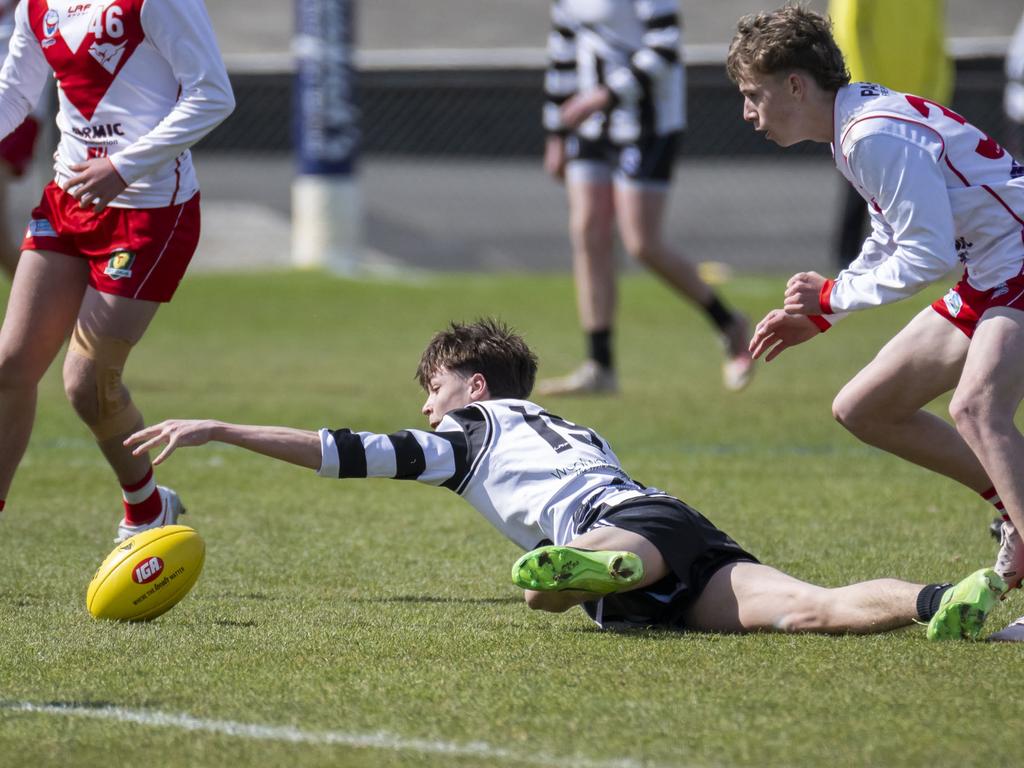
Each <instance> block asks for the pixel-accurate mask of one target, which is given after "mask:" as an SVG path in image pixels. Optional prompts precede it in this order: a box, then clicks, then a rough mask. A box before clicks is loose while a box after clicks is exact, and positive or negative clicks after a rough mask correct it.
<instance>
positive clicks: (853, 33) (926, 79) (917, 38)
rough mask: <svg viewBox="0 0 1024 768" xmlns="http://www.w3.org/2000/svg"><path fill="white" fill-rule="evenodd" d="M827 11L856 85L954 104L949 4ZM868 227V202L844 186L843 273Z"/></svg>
mask: <svg viewBox="0 0 1024 768" xmlns="http://www.w3.org/2000/svg"><path fill="white" fill-rule="evenodd" d="M828 12H829V15H830V16H831V17H832V32H833V35H834V37H835V40H836V42H837V43H838V44H839V48H840V50H841V51H842V52H843V57H844V58H845V59H846V65H847V67H848V68H849V70H850V80H851V81H852V82H855V83H883V84H885V86H886V87H887V88H891V89H892V90H894V91H900V92H902V93H912V94H914V95H915V96H923V97H924V98H926V99H931V100H932V101H937V102H938V103H940V104H949V103H950V102H951V101H952V98H953V81H954V77H955V70H954V67H953V61H952V59H951V58H950V57H949V55H948V54H947V52H946V0H899V2H893V0H829V4H828ZM868 224H869V216H868V207H867V205H866V204H865V202H864V198H863V197H861V196H860V194H858V192H857V190H856V189H854V188H853V187H852V186H850V185H849V184H843V191H842V204H841V208H840V213H839V220H838V222H837V226H836V235H835V254H836V258H837V259H838V264H839V268H840V269H845V268H846V267H847V266H849V264H850V262H852V261H853V260H854V259H856V258H857V256H858V255H859V254H860V247H861V245H862V244H863V243H864V237H865V236H866V235H867V232H868Z"/></svg>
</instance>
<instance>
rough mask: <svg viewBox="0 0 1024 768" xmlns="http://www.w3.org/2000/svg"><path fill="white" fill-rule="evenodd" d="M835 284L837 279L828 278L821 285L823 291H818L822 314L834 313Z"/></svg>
mask: <svg viewBox="0 0 1024 768" xmlns="http://www.w3.org/2000/svg"><path fill="white" fill-rule="evenodd" d="M835 284H836V281H835V280H826V281H825V282H824V284H823V285H822V286H821V291H820V292H819V293H818V303H819V304H820V305H821V311H822V314H826V315H831V314H832V286H833V285H835Z"/></svg>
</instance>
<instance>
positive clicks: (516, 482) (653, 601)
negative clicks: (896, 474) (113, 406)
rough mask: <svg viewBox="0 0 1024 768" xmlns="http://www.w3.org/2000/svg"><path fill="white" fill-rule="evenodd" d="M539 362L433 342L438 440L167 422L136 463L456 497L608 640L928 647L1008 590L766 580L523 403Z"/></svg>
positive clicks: (690, 516) (540, 603)
mask: <svg viewBox="0 0 1024 768" xmlns="http://www.w3.org/2000/svg"><path fill="white" fill-rule="evenodd" d="M536 370H537V360H536V357H534V355H533V353H532V352H531V351H530V349H529V347H527V345H526V343H525V342H524V341H523V339H522V338H521V337H519V336H518V335H516V334H514V333H512V332H511V331H509V330H508V329H507V328H506V327H504V326H503V325H501V324H499V323H495V322H493V321H486V320H485V321H479V322H477V323H474V324H469V325H458V324H452V326H451V327H450V328H449V329H448V330H446V331H442V332H440V333H438V334H436V335H435V336H434V338H433V339H432V340H431V342H430V344H429V345H428V346H427V349H426V350H425V352H424V353H423V355H422V357H421V359H420V363H419V367H418V369H417V378H418V379H419V382H420V384H421V385H422V386H423V388H424V389H425V390H426V391H427V400H426V402H425V403H424V405H423V414H424V415H425V416H426V417H427V421H428V422H429V423H430V426H431V427H433V428H434V430H436V431H434V432H426V431H421V430H416V429H408V430H403V431H401V432H395V433H393V434H390V435H378V434H371V433H369V432H352V431H350V430H348V429H338V430H330V429H321V430H320V431H319V433H317V432H312V431H304V430H299V429H290V428H284V427H259V426H240V425H236V424H226V423H223V422H218V421H165V422H162V423H160V424H157V425H155V426H152V427H148V428H146V429H143V430H141V431H139V432H138V433H136V434H134V435H132V436H131V437H130V438H128V439H127V440H126V441H125V444H126V445H130V446H135V453H136V454H139V455H143V454H145V452H146V451H148V450H150V449H152V448H155V447H157V446H160V445H164V448H163V450H162V451H161V452H160V453H159V455H158V456H157V457H156V459H155V460H154V463H156V464H159V463H160V462H162V461H164V460H165V459H166V458H167V457H168V456H170V455H171V453H173V452H174V450H176V449H177V448H180V447H184V446H195V445H203V444H205V443H207V442H210V441H220V442H225V443H231V444H233V445H237V446H241V447H243V448H247V449H249V450H251V451H255V452H257V453H262V454H264V455H266V456H270V457H272V458H275V459H279V460H281V461H287V462H291V463H292V464H297V465H299V466H303V467H308V468H309V469H313V470H316V471H317V473H318V474H319V475H320V476H321V477H331V478H339V477H341V478H347V477H390V478H395V479H399V480H418V481H420V482H422V483H426V484H429V485H435V486H442V487H444V488H447V489H449V490H451V491H455V492H456V493H458V494H459V495H460V496H462V497H463V498H464V499H466V501H468V502H469V503H470V504H472V505H473V507H475V508H476V510H477V511H478V512H480V514H482V515H483V516H484V517H485V518H487V520H488V521H489V522H490V523H491V524H493V525H494V526H495V527H496V528H497V529H498V530H499V531H501V532H502V533H503V534H504V535H505V536H506V537H508V538H509V539H511V540H512V541H513V542H515V543H516V544H517V545H519V546H520V547H522V548H523V549H526V550H530V551H529V552H527V554H525V555H524V556H523V557H522V558H521V559H520V560H519V561H518V562H517V563H516V564H515V566H514V567H513V580H514V581H515V583H516V584H518V585H519V586H521V587H523V588H524V589H525V590H526V592H525V596H526V602H527V604H528V605H529V606H530V607H531V608H536V609H540V610H545V611H551V612H561V611H565V610H567V609H568V608H570V607H572V606H575V605H580V604H582V605H583V607H584V609H585V610H586V611H587V613H588V614H589V615H590V617H591V618H592V619H593V620H594V621H595V622H596V623H597V624H598V625H599V626H601V627H622V626H636V627H647V626H660V627H666V628H671V629H696V630H704V631H716V632H751V631H758V630H780V631H787V632H827V633H840V632H857V633H867V632H881V631H885V630H888V629H893V628H895V627H899V626H903V625H905V624H910V623H911V622H912V621H913V620H914V619H915V618H918V619H921V620H926V621H930V623H929V626H928V637H930V638H932V639H945V638H955V637H961V636H963V637H971V638H975V637H977V634H978V632H979V630H980V628H981V623H982V622H983V621H984V618H985V614H986V613H987V611H988V610H989V609H990V608H991V607H992V605H994V604H995V603H996V601H997V600H998V598H999V596H1000V595H1001V594H1002V592H1003V589H1004V588H1005V585H1004V584H1003V582H1002V580H1000V579H999V577H998V576H996V574H995V572H994V571H992V570H989V569H985V570H981V571H977V572H976V573H974V574H972V575H971V576H969V577H968V578H966V579H965V580H964V581H962V582H960V584H958V585H957V586H956V587H953V586H952V585H949V584H931V585H927V586H922V585H915V584H908V583H906V582H903V581H896V580H894V579H880V580H877V581H871V582H865V583H862V584H854V585H851V586H847V587H840V588H838V589H826V588H824V587H818V586H814V585H812V584H807V583H805V582H802V581H799V580H797V579H795V578H793V577H792V576H788V575H786V574H784V573H782V572H781V571H778V570H776V569H774V568H770V567H769V566H767V565H761V564H760V563H758V561H757V560H756V559H755V558H754V557H753V556H752V555H750V554H749V553H748V552H747V551H746V550H744V549H743V548H742V547H740V546H739V545H738V544H737V543H736V542H735V541H733V540H732V539H731V538H729V537H728V536H727V535H726V534H724V533H722V532H721V531H720V530H718V529H717V528H715V527H714V526H713V525H712V524H711V523H710V522H709V521H708V520H707V519H705V518H704V517H703V516H701V515H700V514H699V513H698V512H697V511H696V510H694V509H692V508H690V507H689V506H687V505H686V504H684V503H683V502H682V501H680V500H679V499H677V498H675V497H673V496H670V495H669V494H667V493H665V492H663V491H660V490H658V489H657V488H649V487H645V486H643V485H641V484H640V483H637V482H636V481H635V480H633V479H632V478H631V477H630V476H629V475H628V474H626V472H625V470H624V469H623V468H622V466H621V465H620V464H619V460H618V459H617V458H616V456H615V453H614V452H613V451H612V449H611V446H609V445H608V443H607V441H606V440H605V439H604V438H602V437H601V436H600V435H598V434H597V433H596V432H594V431H593V430H592V429H588V428H587V427H584V426H581V425H579V424H573V423H572V422H569V421H566V420H565V419H562V418H560V417H558V416H555V415H554V414H552V413H549V412H547V411H545V410H543V409H542V408H541V407H540V406H538V405H535V404H534V403H531V402H530V401H528V400H526V399H525V398H527V397H528V396H529V394H530V390H531V389H532V388H533V382H534V377H535V374H536Z"/></svg>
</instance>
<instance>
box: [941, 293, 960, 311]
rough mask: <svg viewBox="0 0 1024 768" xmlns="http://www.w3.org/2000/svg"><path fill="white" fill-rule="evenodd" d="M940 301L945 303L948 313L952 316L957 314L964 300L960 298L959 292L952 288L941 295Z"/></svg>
mask: <svg viewBox="0 0 1024 768" xmlns="http://www.w3.org/2000/svg"><path fill="white" fill-rule="evenodd" d="M942 301H943V303H945V305H946V309H948V310H949V314H950V315H952V316H953V317H956V316H957V315H959V314H960V310H961V309H963V306H964V300H963V299H961V298H960V294H959V293H957V292H956V291H953V290H951V291H950V292H949V293H947V294H946V295H945V296H943V297H942Z"/></svg>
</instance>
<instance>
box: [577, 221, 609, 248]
mask: <svg viewBox="0 0 1024 768" xmlns="http://www.w3.org/2000/svg"><path fill="white" fill-rule="evenodd" d="M569 230H570V234H571V236H572V239H573V242H574V243H576V246H577V247H579V248H583V249H586V250H589V249H592V248H599V247H602V246H605V245H607V244H608V243H609V242H611V240H612V236H613V233H612V222H611V219H610V218H608V217H599V216H580V217H574V218H573V219H572V221H571V222H570V225H569Z"/></svg>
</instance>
